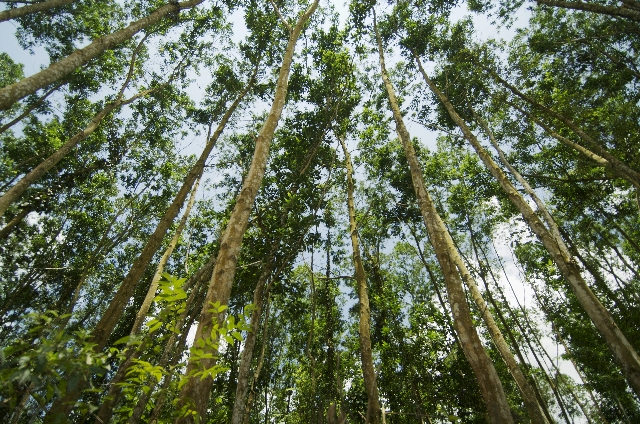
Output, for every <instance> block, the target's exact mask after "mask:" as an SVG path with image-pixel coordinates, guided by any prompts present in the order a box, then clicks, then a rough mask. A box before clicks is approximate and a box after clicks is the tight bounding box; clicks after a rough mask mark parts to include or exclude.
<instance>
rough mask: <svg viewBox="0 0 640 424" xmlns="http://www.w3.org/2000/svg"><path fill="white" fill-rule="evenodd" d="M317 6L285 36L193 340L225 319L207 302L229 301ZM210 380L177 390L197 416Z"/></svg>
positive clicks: (204, 364)
mask: <svg viewBox="0 0 640 424" xmlns="http://www.w3.org/2000/svg"><path fill="white" fill-rule="evenodd" d="M317 6H318V0H315V1H314V2H313V3H312V4H311V6H309V8H308V9H307V10H306V11H305V12H304V13H303V14H302V15H301V16H300V17H299V19H298V21H297V23H296V25H295V27H294V29H293V31H292V32H291V34H290V36H289V42H288V44H287V50H286V52H285V55H284V58H283V60H282V66H281V67H280V73H279V75H278V83H277V87H276V92H275V95H274V100H273V104H272V106H271V111H270V112H269V115H268V117H267V119H266V121H265V123H264V126H263V127H262V130H261V131H260V134H258V136H257V137H256V147H255V151H254V155H253V160H252V162H251V167H250V169H249V173H248V174H247V176H246V177H245V180H244V183H243V187H242V189H241V191H240V194H239V195H238V198H237V199H236V205H235V207H234V208H233V211H232V212H231V216H230V217H229V222H228V224H227V228H226V229H225V232H224V235H223V236H222V240H221V242H220V250H219V251H218V256H217V259H216V264H215V267H214V270H213V275H212V277H211V282H210V284H209V291H208V292H207V296H206V298H205V303H204V307H203V309H202V314H201V315H200V318H199V320H198V321H199V323H198V329H197V331H196V336H195V338H196V340H198V339H205V338H207V337H209V335H210V334H211V329H212V328H213V325H214V322H216V321H217V322H220V323H221V322H223V321H224V319H225V314H224V312H223V313H220V314H218V313H217V312H216V313H214V312H213V311H212V310H211V309H210V305H211V304H214V303H216V302H219V303H220V304H221V305H227V304H228V302H229V296H230V294H231V286H232V284H233V277H234V276H235V271H236V263H237V261H238V255H239V254H240V247H241V245H242V238H243V236H244V233H245V231H246V228H247V225H248V221H249V214H250V212H251V208H252V207H253V202H254V200H255V197H256V194H257V193H258V189H259V188H260V185H261V183H262V177H263V176H264V172H265V169H266V165H267V159H268V157H269V147H270V144H271V139H272V138H273V134H274V132H275V129H276V127H277V125H278V121H279V120H280V115H281V114H282V109H283V108H284V103H285V99H286V95H287V85H288V80H289V72H290V69H291V63H292V61H293V53H294V50H295V45H296V41H297V40H298V36H299V35H300V32H301V31H302V28H303V27H304V25H305V23H306V22H307V20H308V19H309V18H310V17H311V15H312V14H313V12H314V11H315V9H316V7H317ZM214 364H215V359H208V360H202V361H198V362H195V361H192V360H189V363H188V365H187V374H189V373H192V372H196V371H197V370H202V369H208V368H210V367H212V366H213V365H214ZM212 384H213V379H212V378H211V377H207V378H205V379H199V378H191V379H189V381H188V382H187V383H186V384H185V385H184V386H183V387H182V390H181V391H180V396H179V398H180V404H181V405H189V404H191V405H193V406H194V408H195V412H196V414H197V415H198V416H199V417H200V419H202V420H205V419H206V411H207V404H208V402H209V393H210V391H211V385H212ZM191 422H193V418H192V417H191V416H189V417H181V418H178V419H177V420H176V423H179V424H184V423H191Z"/></svg>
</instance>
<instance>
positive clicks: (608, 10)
mask: <svg viewBox="0 0 640 424" xmlns="http://www.w3.org/2000/svg"><path fill="white" fill-rule="evenodd" d="M536 2H537V3H538V4H544V5H545V6H553V7H560V8H563V9H572V10H583V11H585V12H592V13H598V14H600V15H608V16H613V17H619V18H626V19H629V20H631V21H635V22H640V11H638V10H634V9H629V8H626V7H617V6H604V5H601V4H595V3H589V2H582V1H558V0H536Z"/></svg>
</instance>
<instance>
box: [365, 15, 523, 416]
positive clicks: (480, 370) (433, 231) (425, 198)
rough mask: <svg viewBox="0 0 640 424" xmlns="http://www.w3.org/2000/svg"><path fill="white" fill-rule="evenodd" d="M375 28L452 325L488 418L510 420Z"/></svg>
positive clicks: (385, 83) (452, 248)
mask: <svg viewBox="0 0 640 424" xmlns="http://www.w3.org/2000/svg"><path fill="white" fill-rule="evenodd" d="M374 29H375V31H376V39H377V42H378V52H379V55H380V69H381V73H382V79H383V81H384V85H385V87H386V90H387V94H388V98H389V102H390V103H391V108H392V111H393V117H394V119H395V122H396V131H397V132H398V135H399V137H400V140H401V142H402V147H403V148H404V151H405V155H406V157H407V161H408V162H409V168H410V170H411V179H412V181H413V187H414V189H415V191H416V196H417V198H418V205H419V206H420V211H421V213H422V217H423V219H424V222H425V225H426V227H427V231H428V233H429V238H430V239H431V244H432V245H433V248H434V250H435V253H436V257H437V259H438V262H439V264H440V267H441V269H442V274H443V276H444V279H445V282H446V286H447V293H448V295H449V304H450V306H451V310H452V312H453V324H454V328H455V330H456V332H457V333H458V337H459V339H460V343H461V345H462V349H463V351H464V353H465V356H466V357H467V360H468V361H469V363H470V365H471V367H472V369H473V371H474V374H475V375H476V378H477V379H478V383H479V384H480V390H481V392H482V397H483V398H484V401H485V404H486V406H487V411H488V413H489V420H490V421H491V422H493V423H512V422H513V418H512V416H511V410H510V408H509V404H508V402H507V398H506V396H505V393H504V390H503V388H502V383H501V382H500V379H499V377H498V373H497V372H496V369H495V367H494V366H493V363H492V362H491V359H490V358H489V356H488V355H487V352H486V351H485V350H484V348H483V346H482V342H481V340H480V337H479V336H478V333H477V332H476V329H475V327H474V326H473V321H472V319H471V311H470V310H469V305H467V299H466V296H465V293H464V290H463V288H462V281H461V279H460V275H459V274H458V271H457V269H456V265H457V263H458V262H459V261H456V259H455V258H456V256H458V253H457V250H456V248H455V246H454V245H453V240H452V239H451V236H450V235H449V232H448V231H447V228H446V227H445V225H444V222H443V221H442V219H441V218H440V215H439V214H438V211H437V210H436V208H435V205H434V204H433V201H432V200H431V197H430V196H429V193H428V192H427V191H426V189H425V183H424V179H423V176H422V169H421V168H420V164H419V163H418V159H417V158H416V153H415V150H414V148H413V145H412V144H411V137H410V135H409V132H408V131H407V129H406V127H405V125H404V122H403V119H402V114H401V113H400V108H399V106H398V102H397V100H396V96H395V92H394V90H393V86H392V85H391V81H390V80H389V76H388V75H387V71H386V68H385V64H384V54H383V49H382V41H381V39H380V35H379V33H378V28H377V25H376V22H375V15H374Z"/></svg>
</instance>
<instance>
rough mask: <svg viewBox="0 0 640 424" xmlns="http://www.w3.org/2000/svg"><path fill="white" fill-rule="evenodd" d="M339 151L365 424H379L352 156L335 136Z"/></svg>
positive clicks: (369, 318)
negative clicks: (355, 293)
mask: <svg viewBox="0 0 640 424" xmlns="http://www.w3.org/2000/svg"><path fill="white" fill-rule="evenodd" d="M338 140H340V144H341V145H342V151H343V152H344V156H345V166H346V168H347V207H348V210H349V233H350V235H351V247H352V248H353V265H354V268H355V277H356V284H357V285H358V300H359V302H358V303H359V323H358V330H359V336H360V361H361V365H362V375H363V378H364V386H365V391H366V392H367V415H366V417H367V419H366V422H369V423H372V424H378V423H379V422H380V416H379V415H380V413H379V411H380V401H379V396H378V385H377V384H376V372H375V369H374V366H373V355H372V352H371V336H370V334H369V330H370V321H371V312H370V308H369V295H368V294H367V276H366V274H365V271H364V265H363V264H362V257H361V256H360V244H359V242H358V228H357V226H356V208H355V201H354V199H353V191H354V188H353V165H352V163H351V156H350V155H349V151H348V150H347V145H346V144H345V142H344V139H343V138H341V137H340V136H338Z"/></svg>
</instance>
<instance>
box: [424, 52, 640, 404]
mask: <svg viewBox="0 0 640 424" xmlns="http://www.w3.org/2000/svg"><path fill="white" fill-rule="evenodd" d="M414 57H415V59H416V62H417V64H418V67H419V69H420V72H421V73H422V76H423V78H424V80H425V82H426V83H427V85H428V86H429V88H430V89H431V91H433V93H434V94H436V95H437V96H438V98H439V99H440V101H441V102H442V104H443V105H444V107H445V108H446V109H447V111H448V113H449V116H451V119H453V121H454V122H455V123H456V124H457V125H458V126H459V127H460V129H461V130H462V132H463V134H464V135H465V138H466V139H467V141H469V143H470V144H471V145H472V147H473V149H474V150H475V151H476V153H477V154H478V156H480V159H481V160H482V162H483V163H484V164H485V166H486V167H487V169H488V170H489V172H490V173H491V175H493V177H494V178H495V179H496V180H497V181H498V183H499V184H500V186H501V187H502V189H503V190H504V191H505V193H506V194H507V197H508V198H509V200H510V201H511V202H512V203H513V204H514V205H515V206H516V207H517V208H518V210H519V211H520V213H521V214H522V217H523V218H524V220H525V222H527V224H528V225H529V227H530V228H531V230H532V231H533V232H534V233H535V234H536V236H537V237H538V239H539V240H540V242H541V243H542V244H543V245H544V247H545V248H546V250H547V251H548V252H549V254H550V255H551V257H552V259H553V261H554V262H555V264H556V265H557V266H558V269H559V270H560V272H561V274H562V275H563V277H564V278H565V280H566V281H567V283H569V286H570V287H571V289H572V290H573V292H574V293H575V295H576V298H577V299H578V301H579V302H580V304H581V305H582V307H583V308H584V309H585V312H586V313H587V315H589V318H591V320H592V321H593V323H594V324H595V326H596V328H597V329H598V330H599V331H600V333H601V334H602V336H603V337H604V338H605V340H606V342H607V345H608V346H609V350H610V351H611V353H612V354H613V356H614V358H615V360H616V362H617V363H618V365H619V366H620V367H621V368H622V372H623V374H624V376H625V377H626V379H627V382H628V383H629V385H630V386H631V388H632V390H633V391H634V392H635V393H636V396H639V397H640V357H638V354H637V353H636V351H635V349H634V348H633V347H632V346H631V344H630V343H629V341H628V340H627V338H626V337H625V335H624V334H623V333H622V331H620V329H619V328H618V326H617V325H616V323H615V322H614V320H613V316H612V315H611V314H610V313H609V311H608V310H607V309H606V308H605V307H604V306H603V305H602V303H600V301H599V300H598V298H597V297H596V296H595V295H594V294H593V292H592V291H591V289H590V288H589V286H588V285H587V283H586V282H585V280H584V279H583V278H582V275H581V273H580V268H579V267H578V264H577V262H576V261H575V259H574V258H573V257H572V255H571V253H570V252H569V251H568V250H567V248H566V246H564V243H558V240H556V238H555V237H554V235H553V234H552V233H551V232H550V231H549V230H548V229H547V228H546V227H545V226H544V224H543V223H542V221H541V220H540V218H539V217H538V216H537V215H536V213H535V212H534V211H533V209H531V207H530V206H529V204H528V203H527V202H526V201H525V200H524V198H523V197H522V195H521V194H520V193H519V192H518V191H517V190H516V189H515V187H514V186H513V184H512V183H511V181H509V179H508V178H507V176H506V175H505V174H504V172H502V170H501V169H500V168H499V167H498V165H497V164H496V163H495V162H494V161H493V159H492V158H491V156H489V154H488V153H487V151H486V150H484V148H483V147H482V146H481V145H480V143H479V142H478V140H477V138H476V137H475V135H473V133H472V132H471V130H469V128H468V127H467V125H466V123H465V122H464V121H463V120H462V118H461V117H460V116H459V115H458V114H457V112H456V111H455V109H454V107H453V105H452V104H451V102H450V101H449V99H448V98H447V97H446V96H445V95H444V94H443V93H442V92H441V91H440V90H439V89H438V88H437V87H436V86H435V84H434V83H433V82H432V81H431V80H430V79H429V78H428V77H427V74H426V73H425V72H424V69H423V68H422V65H421V63H420V59H419V58H418V56H417V55H415V53H414Z"/></svg>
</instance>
